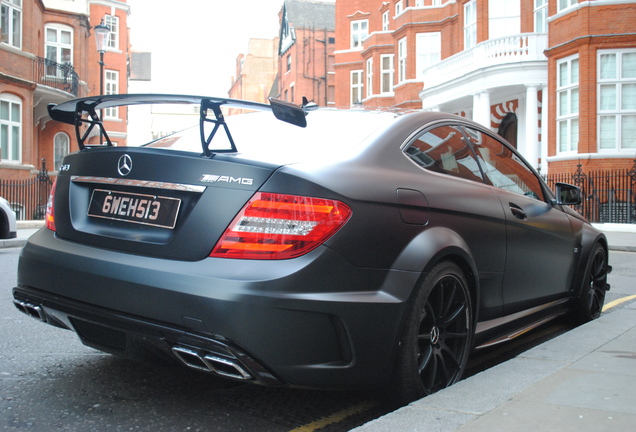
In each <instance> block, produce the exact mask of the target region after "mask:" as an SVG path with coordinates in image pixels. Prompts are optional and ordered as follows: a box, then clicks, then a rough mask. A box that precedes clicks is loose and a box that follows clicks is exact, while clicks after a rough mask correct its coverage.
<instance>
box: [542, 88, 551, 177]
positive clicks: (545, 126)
mask: <svg viewBox="0 0 636 432" xmlns="http://www.w3.org/2000/svg"><path fill="white" fill-rule="evenodd" d="M548 122H549V121H548V86H543V87H542V88H541V174H543V175H547V174H548V126H549V123H548Z"/></svg>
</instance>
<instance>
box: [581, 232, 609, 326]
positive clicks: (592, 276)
mask: <svg viewBox="0 0 636 432" xmlns="http://www.w3.org/2000/svg"><path fill="white" fill-rule="evenodd" d="M583 283H584V286H583V288H582V290H581V295H580V298H579V306H578V310H577V312H578V316H577V319H578V321H579V322H580V323H585V322H587V321H591V320H593V319H596V318H598V317H599V316H601V312H602V311H603V304H604V303H605V293H606V292H607V256H606V253H605V249H604V248H603V246H601V245H600V244H597V245H595V246H594V249H593V250H592V253H591V254H590V259H589V262H588V265H587V269H586V276H585V280H584V282H583Z"/></svg>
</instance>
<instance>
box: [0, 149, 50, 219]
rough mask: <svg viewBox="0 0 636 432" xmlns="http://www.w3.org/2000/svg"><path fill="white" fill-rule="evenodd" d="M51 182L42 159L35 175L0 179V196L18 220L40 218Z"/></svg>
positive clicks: (44, 210)
mask: <svg viewBox="0 0 636 432" xmlns="http://www.w3.org/2000/svg"><path fill="white" fill-rule="evenodd" d="M52 185H53V182H52V181H51V178H50V177H49V174H48V172H47V170H46V160H44V159H42V169H40V172H38V174H37V175H35V176H33V177H30V178H27V179H19V180H4V179H0V196H2V197H3V198H4V199H6V200H7V201H9V203H10V204H11V207H13V210H14V211H15V213H16V218H17V219H18V220H41V219H44V216H45V215H46V202H47V201H48V198H49V194H50V193H51V186H52Z"/></svg>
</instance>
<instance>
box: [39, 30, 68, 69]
mask: <svg viewBox="0 0 636 432" xmlns="http://www.w3.org/2000/svg"><path fill="white" fill-rule="evenodd" d="M49 32H55V41H50V40H49ZM65 33H66V34H68V38H69V41H68V43H67V42H64V41H63V35H64V34H65ZM73 36H74V35H73V28H72V27H69V26H66V25H62V24H47V25H45V26H44V50H45V51H44V52H45V55H46V59H47V60H50V61H54V62H55V63H57V64H59V65H66V64H70V65H73ZM50 50H54V51H55V53H54V56H51V55H50V54H51V51H50ZM65 50H67V52H68V55H67V58H66V59H64V58H63V57H64V51H65ZM51 72H53V73H51ZM63 73H64V72H63V71H62V69H60V68H57V67H54V66H53V65H51V66H50V67H47V68H46V74H47V75H48V76H59V77H63Z"/></svg>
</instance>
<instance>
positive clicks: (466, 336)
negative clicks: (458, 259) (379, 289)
mask: <svg viewBox="0 0 636 432" xmlns="http://www.w3.org/2000/svg"><path fill="white" fill-rule="evenodd" d="M473 334H474V324H473V310H472V300H471V296H470V292H469V290H468V283H467V281H466V277H465V276H464V274H463V272H462V271H461V269H460V268H459V267H458V266H457V265H456V264H454V263H452V262H442V263H439V264H437V265H436V266H435V267H433V269H432V270H431V271H430V273H429V274H428V275H427V276H426V278H425V279H424V282H423V283H422V285H421V287H420V289H419V290H418V292H417V293H416V295H415V297H414V299H413V300H412V304H411V307H410V310H409V313H408V315H407V317H406V320H405V323H404V328H403V331H402V338H401V341H400V345H399V347H398V354H397V361H396V370H395V374H394V379H393V381H392V382H391V384H390V388H389V391H388V396H389V397H390V400H391V401H392V402H394V403H396V404H398V405H405V404H407V403H409V402H411V401H413V400H416V399H420V398H422V397H424V396H427V395H430V394H432V393H435V392H436V391H438V390H441V389H443V388H445V387H448V386H450V385H451V384H454V383H456V382H457V381H459V380H460V379H461V377H462V374H463V372H464V369H465V368H466V362H467V361H468V356H469V354H470V351H471V349H472V340H473Z"/></svg>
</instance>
